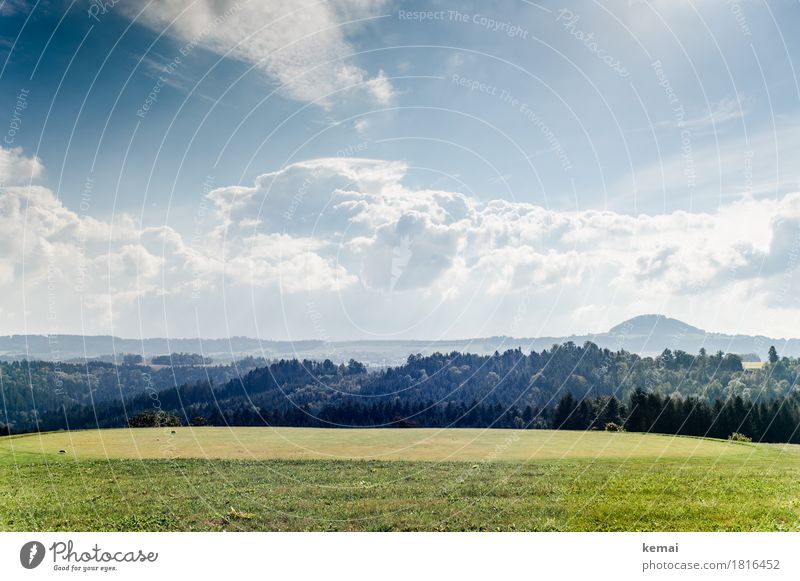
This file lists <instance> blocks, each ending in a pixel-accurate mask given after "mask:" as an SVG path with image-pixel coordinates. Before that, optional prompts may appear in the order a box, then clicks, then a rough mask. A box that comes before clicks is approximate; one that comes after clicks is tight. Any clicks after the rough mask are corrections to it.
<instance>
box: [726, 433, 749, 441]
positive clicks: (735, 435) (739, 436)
mask: <svg viewBox="0 0 800 581" xmlns="http://www.w3.org/2000/svg"><path fill="white" fill-rule="evenodd" d="M728 439H729V440H731V441H732V442H752V441H753V438H751V437H750V436H745V435H744V434H740V433H739V432H734V433H732V434H731V435H730V436H728Z"/></svg>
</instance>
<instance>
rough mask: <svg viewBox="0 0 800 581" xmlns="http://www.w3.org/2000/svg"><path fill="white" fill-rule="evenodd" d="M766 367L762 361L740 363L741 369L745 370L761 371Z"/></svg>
mask: <svg viewBox="0 0 800 581" xmlns="http://www.w3.org/2000/svg"><path fill="white" fill-rule="evenodd" d="M764 365H766V362H764V361H742V367H743V368H745V369H761V368H762V367H764Z"/></svg>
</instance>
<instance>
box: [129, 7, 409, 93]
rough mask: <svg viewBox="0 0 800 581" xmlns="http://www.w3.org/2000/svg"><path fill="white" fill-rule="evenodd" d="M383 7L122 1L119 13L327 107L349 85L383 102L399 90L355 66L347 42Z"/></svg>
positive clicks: (350, 47)
mask: <svg viewBox="0 0 800 581" xmlns="http://www.w3.org/2000/svg"><path fill="white" fill-rule="evenodd" d="M382 4H383V2H381V1H371V2H365V1H362V0H333V1H326V2H317V1H314V2H301V3H298V2H292V1H289V0H272V1H270V2H262V1H257V0H250V1H235V0H200V1H195V0H154V1H150V0H137V1H136V2H123V3H120V9H122V10H123V11H124V12H125V13H127V14H128V15H129V16H130V17H138V18H139V19H140V21H141V22H144V23H145V24H147V25H148V26H150V27H151V28H153V29H155V30H157V31H159V32H160V31H162V30H164V29H167V30H168V31H169V32H170V33H171V34H172V35H174V36H176V37H177V38H178V39H179V40H180V41H182V42H184V43H186V46H189V47H194V46H200V47H203V48H206V49H209V50H211V51H214V52H216V53H218V54H220V55H224V56H230V57H232V58H235V59H238V60H241V61H244V62H247V63H249V64H252V65H254V66H256V67H258V68H259V69H261V70H263V71H264V72H266V73H267V74H268V75H270V76H271V77H273V78H274V79H275V80H276V81H278V82H279V83H280V84H281V87H282V92H283V93H284V94H285V95H288V96H289V97H291V98H294V99H297V100H300V101H316V102H317V103H319V104H320V105H323V106H327V105H329V104H330V102H331V100H332V99H331V98H330V97H329V95H330V94H331V93H334V92H336V91H339V90H342V89H348V88H351V87H352V89H350V91H361V92H362V93H363V94H365V95H367V96H369V97H370V98H371V99H373V100H374V101H375V102H377V103H378V104H387V103H388V102H390V101H391V99H392V97H393V95H394V90H393V88H392V86H391V83H390V82H389V80H388V79H387V78H386V76H385V75H384V73H383V71H379V72H378V74H377V75H376V76H373V77H371V76H370V75H369V73H368V72H367V71H365V70H364V69H363V68H361V67H359V66H357V65H355V64H353V63H352V62H351V61H352V60H353V58H354V56H353V55H354V54H355V53H356V52H357V51H356V49H355V48H354V47H353V46H351V44H350V43H349V42H348V41H347V34H348V32H350V31H351V30H352V27H354V26H357V22H356V21H358V20H362V19H366V18H369V17H371V16H375V15H376V14H377V12H376V11H377V10H378V8H380V6H381V5H382ZM142 9H144V10H143V11H142ZM140 11H142V12H141V14H140Z"/></svg>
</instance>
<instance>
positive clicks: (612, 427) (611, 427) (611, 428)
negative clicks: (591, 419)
mask: <svg viewBox="0 0 800 581" xmlns="http://www.w3.org/2000/svg"><path fill="white" fill-rule="evenodd" d="M603 429H604V430H605V431H606V432H624V431H625V428H623V427H622V426H620V425H619V424H616V423H614V422H608V423H607V424H606V427H605V428H603Z"/></svg>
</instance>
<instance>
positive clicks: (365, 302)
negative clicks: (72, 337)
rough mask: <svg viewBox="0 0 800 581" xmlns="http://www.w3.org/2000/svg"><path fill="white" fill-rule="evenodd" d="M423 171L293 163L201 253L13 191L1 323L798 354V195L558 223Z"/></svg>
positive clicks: (7, 195) (208, 232)
mask: <svg viewBox="0 0 800 581" xmlns="http://www.w3.org/2000/svg"><path fill="white" fill-rule="evenodd" d="M3 155H4V156H9V155H10V156H17V158H19V160H20V163H21V165H22V166H26V164H27V165H28V166H30V165H31V164H34V163H36V161H35V160H33V159H30V158H24V156H23V157H20V156H22V154H21V152H19V151H16V152H8V151H4V152H3ZM406 169H407V168H406V166H405V164H404V163H402V162H398V161H382V160H373V159H357V158H347V159H344V158H329V159H314V160H308V161H303V162H299V163H295V164H293V165H290V166H287V167H285V168H282V169H280V170H279V171H275V172H271V173H267V174H264V175H262V176H260V177H259V178H258V179H257V180H256V182H255V183H254V184H253V185H252V186H232V187H225V188H220V189H216V190H214V191H212V192H210V193H209V194H208V196H207V200H208V204H209V212H208V215H207V216H206V218H205V220H204V221H203V231H202V233H201V234H202V235H200V236H197V235H195V236H192V235H191V233H187V232H179V231H178V230H176V229H174V228H172V227H170V226H169V225H162V226H157V227H152V226H149V227H143V226H141V225H138V224H137V223H136V221H135V220H134V219H133V218H131V217H129V216H125V215H121V216H117V217H116V218H115V219H114V220H113V221H112V220H101V219H96V218H92V217H88V216H82V215H79V214H78V213H76V212H74V211H72V210H70V209H68V208H66V207H65V206H64V205H63V204H62V203H61V202H60V201H59V200H58V199H57V198H56V197H55V196H54V195H53V193H52V192H51V191H49V190H48V189H46V188H43V187H40V186H35V185H34V186H27V185H25V186H6V187H4V188H2V190H0V248H2V257H1V258H0V292H1V293H2V295H1V296H2V302H0V320H2V322H3V325H4V327H5V328H6V329H9V331H8V332H20V333H21V332H84V333H109V332H113V333H116V334H119V335H124V336H152V335H168V336H197V335H201V336H222V335H238V334H248V335H259V336H262V337H264V338H293V339H299V338H317V339H320V338H322V339H338V338H356V337H358V338H365V337H373V338H390V337H404V338H408V337H421V338H438V337H476V336H487V335H498V334H506V335H513V336H518V337H524V336H536V335H542V334H544V333H553V334H555V333H567V332H573V331H576V332H577V331H587V330H588V331H598V330H603V329H604V328H606V327H607V326H610V325H611V324H614V323H616V322H619V320H621V319H623V318H625V317H628V316H633V315H636V314H639V313H642V312H665V313H667V314H670V315H672V316H677V317H679V318H684V319H687V320H690V321H691V322H693V323H695V324H698V325H700V326H704V327H706V328H711V329H720V330H733V331H736V330H741V331H742V332H745V331H747V332H756V331H760V332H763V333H773V334H775V335H785V334H786V332H785V331H783V332H781V329H785V328H786V323H787V320H791V317H793V316H797V313H798V310H797V309H798V306H800V305H798V301H797V299H796V298H795V297H796V296H798V293H797V291H798V289H800V286H799V285H798V283H799V282H800V281H799V280H798V275H797V272H798V269H797V266H798V257H799V256H800V194H790V195H786V196H784V197H783V198H782V199H780V200H764V199H754V198H752V197H743V198H742V199H741V200H739V201H737V202H735V203H731V204H729V205H726V206H723V207H720V208H719V210H718V211H717V212H715V213H695V214H692V213H686V212H673V213H669V214H661V215H646V214H642V215H638V216H632V215H626V214H619V213H614V212H598V211H579V212H560V211H554V210H550V209H547V208H543V207H540V206H536V205H532V204H527V203H520V202H514V201H509V200H504V199H496V200H491V201H488V202H481V201H479V200H477V199H475V198H473V197H470V196H467V195H465V194H462V193H459V192H451V191H442V190H434V189H412V188H409V187H407V186H405V185H404V183H403V178H404V176H405V172H406ZM14 171H16V170H14ZM26 171H27V170H26ZM12 173H13V171H12ZM787 317H789V318H788V319H787Z"/></svg>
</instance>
